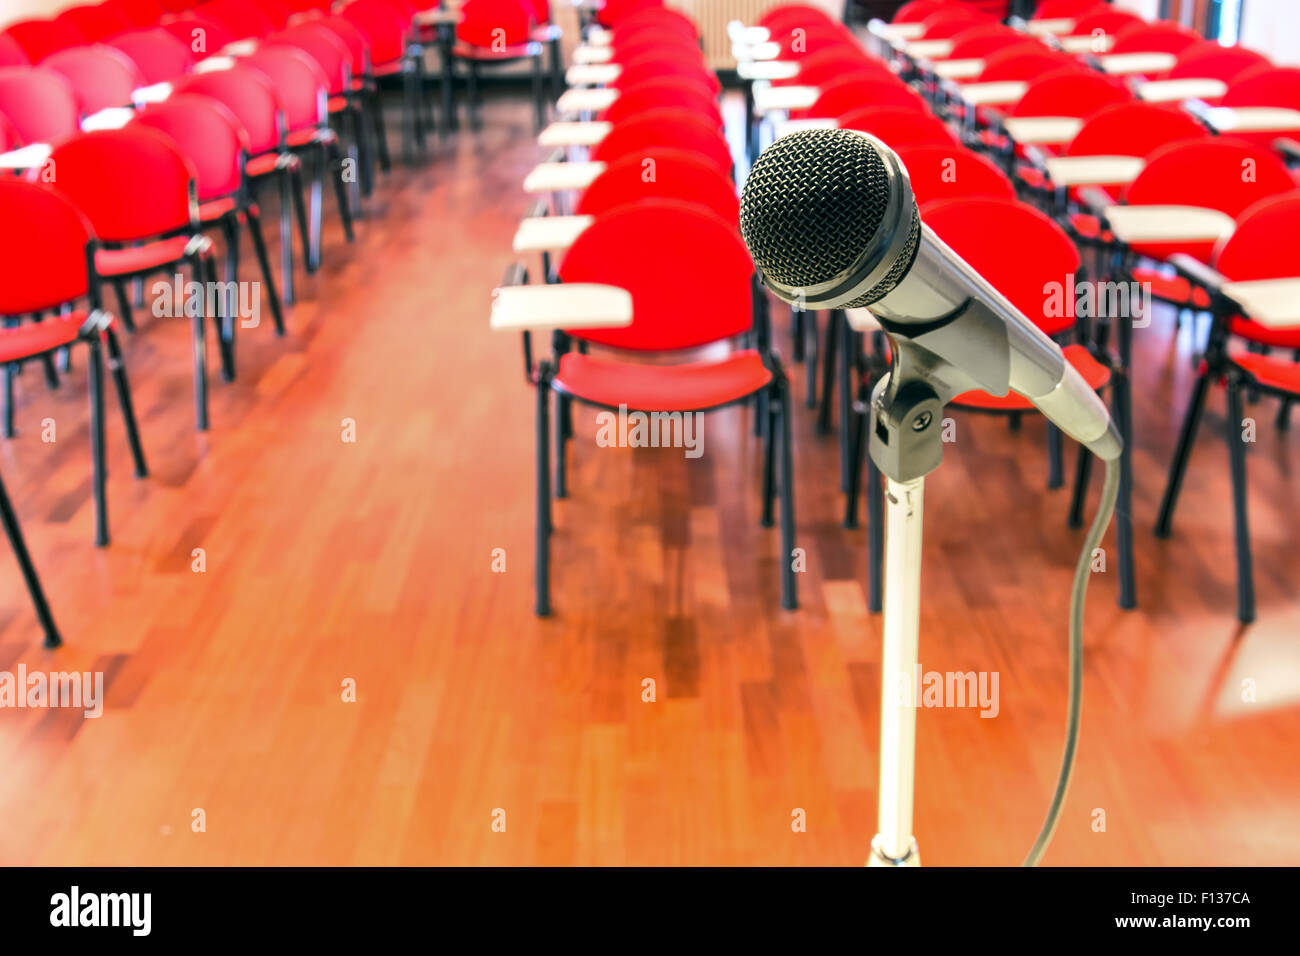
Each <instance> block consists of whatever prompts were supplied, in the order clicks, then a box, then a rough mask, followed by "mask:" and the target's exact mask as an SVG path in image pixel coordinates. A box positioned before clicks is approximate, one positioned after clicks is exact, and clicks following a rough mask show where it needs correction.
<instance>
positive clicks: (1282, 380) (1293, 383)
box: [1232, 352, 1300, 395]
mask: <svg viewBox="0 0 1300 956" xmlns="http://www.w3.org/2000/svg"><path fill="white" fill-rule="evenodd" d="M1232 360H1233V361H1234V362H1235V363H1237V364H1238V365H1240V366H1241V367H1242V368H1244V369H1245V370H1246V371H1247V372H1249V373H1250V374H1251V375H1253V376H1254V377H1255V380H1256V381H1257V382H1259V384H1261V385H1264V386H1267V387H1269V388H1276V389H1281V390H1282V391H1285V392H1294V393H1295V394H1297V395H1300V363H1297V362H1292V361H1290V360H1288V359H1283V358H1274V357H1273V356H1271V355H1260V354H1258V353H1256V352H1241V353H1233V355H1232Z"/></svg>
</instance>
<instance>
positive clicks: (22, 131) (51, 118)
mask: <svg viewBox="0 0 1300 956" xmlns="http://www.w3.org/2000/svg"><path fill="white" fill-rule="evenodd" d="M0 116H4V117H5V119H7V120H8V121H9V123H10V124H11V125H12V127H13V129H14V131H15V132H17V134H18V137H19V138H20V139H21V140H22V141H23V142H24V143H58V142H61V141H63V140H65V139H67V138H68V137H69V136H75V135H76V134H77V133H78V132H79V131H80V126H79V125H78V119H79V117H78V114H77V95H76V93H75V92H74V91H73V89H72V84H70V83H69V82H68V81H67V80H66V79H65V78H64V77H63V75H62V74H60V73H56V72H54V71H53V70H47V69H45V68H44V67H32V66H8V67H4V68H3V69H0Z"/></svg>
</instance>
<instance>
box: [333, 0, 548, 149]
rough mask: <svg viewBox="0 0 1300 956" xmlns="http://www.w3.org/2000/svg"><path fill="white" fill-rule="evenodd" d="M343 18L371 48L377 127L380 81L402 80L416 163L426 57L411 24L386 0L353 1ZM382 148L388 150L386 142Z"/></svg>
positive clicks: (408, 140) (407, 136) (407, 134)
mask: <svg viewBox="0 0 1300 956" xmlns="http://www.w3.org/2000/svg"><path fill="white" fill-rule="evenodd" d="M342 16H343V19H345V20H347V21H348V22H350V23H351V24H352V25H353V26H355V27H356V28H357V29H358V30H359V31H361V33H362V34H364V35H365V37H366V39H367V41H368V43H369V45H370V71H369V73H367V74H366V79H367V81H368V83H367V90H368V91H369V93H370V95H371V97H372V102H371V106H372V109H373V114H374V117H375V119H376V122H377V123H379V124H382V119H383V109H382V108H381V104H380V100H379V88H378V80H380V79H382V78H384V77H397V76H400V77H401V79H402V89H403V95H404V103H405V111H404V114H403V115H404V117H405V125H404V127H403V130H402V141H403V143H404V144H405V150H406V156H407V159H408V161H410V162H414V161H415V157H416V155H417V154H423V153H424V149H425V128H424V122H425V112H426V106H425V103H424V53H423V50H422V49H421V48H420V46H419V45H418V43H417V42H416V41H415V38H414V35H413V33H412V27H411V21H410V19H409V18H407V17H405V16H404V15H403V14H401V13H399V12H398V11H397V10H396V9H394V8H393V7H392V6H390V5H389V4H388V2H386V0H353V2H352V3H350V4H348V5H347V6H346V7H344V8H343V13H342ZM535 63H536V65H537V66H538V67H539V68H540V64H541V56H540V54H538V56H537V57H536V58H535ZM534 80H535V83H536V84H539V83H540V75H538V74H536V73H535V76H534ZM538 90H540V86H538V89H537V90H534V92H535V93H538ZM538 95H540V94H539V93H538ZM376 136H377V137H378V138H379V139H380V140H381V141H384V140H386V139H387V137H386V136H385V135H384V133H383V132H382V125H381V126H380V127H379V128H377V129H376ZM383 148H384V149H385V150H387V143H386V142H385V143H384V146H383Z"/></svg>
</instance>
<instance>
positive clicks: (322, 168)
mask: <svg viewBox="0 0 1300 956" xmlns="http://www.w3.org/2000/svg"><path fill="white" fill-rule="evenodd" d="M307 155H310V156H311V189H310V192H309V193H308V194H307V224H308V233H309V236H308V238H309V242H308V243H307V248H306V249H304V250H303V255H304V257H305V258H306V259H307V271H308V272H315V271H317V270H318V269H319V268H320V263H321V245H322V243H323V240H322V236H323V234H324V231H325V177H326V176H330V175H332V173H333V167H332V166H331V164H330V154H329V147H328V146H326V145H325V144H324V143H321V144H320V145H319V146H318V147H317V148H316V149H314V150H312V151H311V153H310V154H304V156H303V162H306V161H307V159H306V157H307Z"/></svg>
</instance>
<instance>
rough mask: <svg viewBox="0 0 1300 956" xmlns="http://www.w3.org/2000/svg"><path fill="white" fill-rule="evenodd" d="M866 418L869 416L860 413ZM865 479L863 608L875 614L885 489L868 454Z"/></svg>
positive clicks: (880, 587)
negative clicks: (865, 540) (864, 579)
mask: <svg viewBox="0 0 1300 956" xmlns="http://www.w3.org/2000/svg"><path fill="white" fill-rule="evenodd" d="M864 417H867V418H868V419H869V418H870V416H864ZM865 459H866V463H867V467H866V472H867V475H866V482H867V610H869V611H871V612H872V613H873V614H874V613H879V611H880V609H881V607H882V606H883V605H884V595H885V491H884V489H883V488H882V487H881V484H880V471H879V469H877V468H876V463H875V461H874V460H873V459H872V457H871V455H869V454H868V455H866V456H865Z"/></svg>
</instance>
